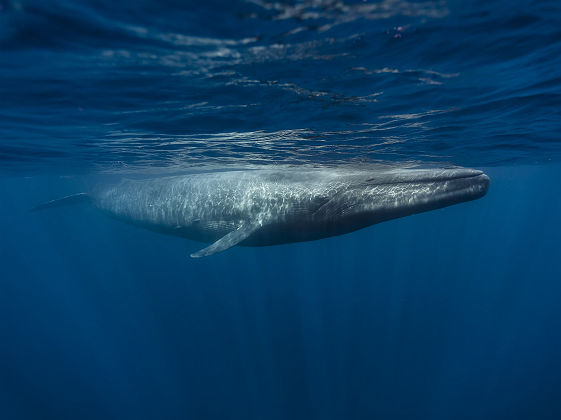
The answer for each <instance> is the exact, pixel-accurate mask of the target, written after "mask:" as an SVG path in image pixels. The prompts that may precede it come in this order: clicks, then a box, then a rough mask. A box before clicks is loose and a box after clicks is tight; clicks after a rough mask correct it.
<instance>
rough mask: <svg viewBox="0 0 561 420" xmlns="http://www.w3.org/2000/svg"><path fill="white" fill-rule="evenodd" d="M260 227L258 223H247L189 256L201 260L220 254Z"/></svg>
mask: <svg viewBox="0 0 561 420" xmlns="http://www.w3.org/2000/svg"><path fill="white" fill-rule="evenodd" d="M260 227H261V224H260V223H247V224H243V225H241V226H240V227H239V228H237V229H236V230H234V231H232V232H230V233H228V234H227V235H225V236H223V237H222V238H220V239H219V240H217V241H216V242H214V243H213V244H212V245H210V246H207V247H206V248H203V249H201V250H200V251H197V252H194V253H193V254H191V257H192V258H201V257H208V256H209V255H212V254H216V253H217V252H222V251H225V250H227V249H228V248H231V247H233V246H235V245H237V244H239V243H240V242H242V241H243V240H244V239H247V238H248V237H249V235H251V234H252V233H253V232H255V231H256V230H257V229H259V228H260Z"/></svg>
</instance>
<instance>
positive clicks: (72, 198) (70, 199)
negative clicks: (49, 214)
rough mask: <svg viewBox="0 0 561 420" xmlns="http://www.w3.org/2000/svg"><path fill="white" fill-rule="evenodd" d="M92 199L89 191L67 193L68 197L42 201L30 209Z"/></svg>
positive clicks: (65, 204)
mask: <svg viewBox="0 0 561 420" xmlns="http://www.w3.org/2000/svg"><path fill="white" fill-rule="evenodd" d="M90 200H91V198H90V196H89V195H88V194H87V193H83V192H82V193H78V194H72V195H67V196H66V197H62V198H57V199H56V200H51V201H47V202H46V203H41V204H39V205H37V206H35V207H33V208H31V209H29V211H31V212H34V211H39V210H44V209H50V208H54V207H62V206H68V205H71V204H79V203H86V202H89V201H90Z"/></svg>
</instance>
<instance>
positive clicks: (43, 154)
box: [0, 0, 561, 420]
mask: <svg viewBox="0 0 561 420" xmlns="http://www.w3.org/2000/svg"><path fill="white" fill-rule="evenodd" d="M560 28H561V3H559V2H558V1H529V0H528V1H514V2H513V1H506V0H505V1H470V2H464V1H453V0H450V1H437V2H431V1H424V2H416V1H411V2H405V1H389V0H387V1H383V2H371V1H366V2H363V1H345V2H335V1H327V0H324V1H319V0H318V1H314V2H296V1H288V2H267V1H261V0H255V1H247V2H245V1H231V2H225V1H205V2H201V1H196V2H181V1H167V2H160V1H158V2H156V1H148V0H144V1H134V2H133V1H130V2H115V1H104V0H95V1H94V0H91V1H63V0H53V1H49V2H44V1H26V0H21V1H16V0H13V1H6V0H0V198H1V199H0V203H1V205H0V418H2V419H4V418H6V419H12V418H13V419H20V418H21V419H28V418H33V419H35V418H45V419H75V418H92V419H93V418H95V419H99V418H104V419H105V418H115V419H122V418H136V419H154V418H170V419H173V418H182V419H184V418H194V419H199V418H201V419H292V418H298V419H299V418H302V419H310V418H317V419H329V418H333V419H372V418H380V419H443V420H445V419H446V420H447V419H452V418H453V419H457V418H458V419H474V418H477V419H503V418H504V419H514V418H520V419H529V418H531V419H557V418H561V363H559V354H561V316H560V314H561V309H560V302H561V244H560V238H561V224H559V222H558V218H559V215H560V214H561V194H560V191H561V188H560V186H559V181H558V180H559V179H561V166H560V165H559V163H560V161H559V158H560V155H561V153H560V152H561V147H560V137H559V133H560V132H561V130H560V129H561V124H560V121H561V119H560V112H559V110H560V105H561V73H560V71H559V69H560V68H561V29H560ZM378 161H383V162H385V163H392V162H399V163H403V162H408V163H410V164H411V163H423V164H435V165H448V164H458V165H465V166H472V167H477V168H480V169H484V170H485V171H486V172H487V173H488V174H489V176H490V177H491V180H492V181H491V189H490V191H489V193H488V195H487V196H486V197H484V198H483V199H481V200H477V201H474V202H470V203H465V204H462V205H459V206H454V207H450V208H446V209H442V210H438V211H434V212H429V213H426V214H421V215H415V216H412V217H408V218H404V219H400V220H394V221H391V222H387V223H382V224H380V225H377V226H374V227H371V228H368V229H365V230H362V231H359V232H355V233H353V234H350V235H346V236H341V237H336V238H331V239H326V240H322V241H318V242H311V243H301V244H291V245H284V246H278V247H267V248H233V249H231V250H228V251H227V252H225V253H221V254H218V255H215V256H213V257H212V258H208V259H202V260H192V259H190V258H188V255H189V253H190V252H193V251H195V250H197V249H199V248H200V247H201V246H202V245H201V244H198V243H195V242H190V241H186V240H183V239H179V238H171V237H166V236H160V235H157V234H155V233H152V232H148V231H144V230H141V229H137V228H135V227H132V226H128V225H124V224H121V223H119V222H117V221H114V220H112V219H108V218H106V217H104V216H103V215H101V214H99V213H98V212H96V210H95V209H93V208H89V207H87V206H76V207H69V208H60V209H57V210H53V211H48V212H42V213H28V212H27V209H28V208H30V207H32V206H33V205H35V204H37V203H39V202H42V201H44V200H48V199H51V198H54V197H59V196H63V195H66V194H71V193H75V192H78V191H83V190H84V189H86V188H87V186H88V185H90V184H91V182H92V180H94V181H95V180H99V179H100V178H102V177H104V176H106V175H107V174H111V175H112V176H115V175H117V176H130V175H131V174H132V175H136V174H139V173H141V174H143V175H146V174H147V173H148V174H160V173H170V172H181V171H187V170H192V169H193V168H194V167H196V168H201V167H202V168H216V167H219V168H224V167H231V166H235V167H255V166H259V165H272V164H274V165H281V164H290V165H301V164H316V165H317V164H325V163H329V164H333V163H349V162H351V163H352V162H357V163H361V164H364V163H366V164H367V163H370V162H378Z"/></svg>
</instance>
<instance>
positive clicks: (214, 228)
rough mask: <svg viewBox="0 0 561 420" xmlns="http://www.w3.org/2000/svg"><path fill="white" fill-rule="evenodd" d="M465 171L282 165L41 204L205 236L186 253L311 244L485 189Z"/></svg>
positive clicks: (124, 184)
mask: <svg viewBox="0 0 561 420" xmlns="http://www.w3.org/2000/svg"><path fill="white" fill-rule="evenodd" d="M488 188H489V177H488V176H487V175H485V174H484V173H483V172H481V171H479V170H474V169H466V168H453V169H397V168H393V169H367V168H362V169H353V168H323V169H284V170H279V169H277V170H247V171H229V172H211V173H198V174H190V175H182V176H172V177H161V178H153V179H143V180H122V181H121V182H119V183H116V184H109V185H104V186H98V187H96V188H95V189H94V190H93V191H92V192H89V193H79V194H75V195H71V196H68V197H64V198H60V199H57V200H52V201H49V202H47V203H43V204H41V205H39V206H37V207H35V208H33V209H32V210H42V209H46V208H50V207H57V206H62V205H67V204H73V203H78V202H84V201H88V202H91V203H93V204H94V205H95V206H96V207H97V208H99V209H101V210H102V211H104V212H105V213H108V214H109V215H111V216H113V217H116V218H118V219H120V220H123V221H126V222H129V223H133V224H135V225H138V226H141V227H144V228H147V229H151V230H154V231H157V232H161V233H164V234H170V235H179V236H182V237H185V238H189V239H193V240H196V241H201V242H206V243H210V245H209V246H207V247H206V248H203V249H201V250H200V251H197V252H195V253H193V254H191V256H192V257H194V258H198V257H205V256H208V255H212V254H215V253H217V252H221V251H224V250H226V249H228V248H230V247H232V246H235V245H242V246H266V245H277V244H284V243H291V242H300V241H312V240H316V239H322V238H327V237H330V236H335V235H342V234H345V233H349V232H353V231H355V230H358V229H362V228H364V227H367V226H370V225H373V224H376V223H380V222H383V221H386V220H390V219H396V218H398V217H403V216H408V215H412V214H415V213H421V212H425V211H429V210H434V209H438V208H442V207H446V206H450V205H453V204H457V203H461V202H464V201H469V200H474V199H477V198H480V197H482V196H484V195H485V194H486V193H487V190H488Z"/></svg>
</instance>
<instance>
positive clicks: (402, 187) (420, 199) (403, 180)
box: [326, 168, 489, 229]
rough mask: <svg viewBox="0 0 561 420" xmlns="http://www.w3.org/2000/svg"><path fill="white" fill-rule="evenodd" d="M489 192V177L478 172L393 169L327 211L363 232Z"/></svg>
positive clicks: (365, 181) (364, 181) (362, 182)
mask: <svg viewBox="0 0 561 420" xmlns="http://www.w3.org/2000/svg"><path fill="white" fill-rule="evenodd" d="M488 189H489V177H488V176H487V175H485V174H484V173H483V172H482V171H479V170H475V169H466V168H453V169H391V170H385V171H377V172H372V173H369V174H367V175H364V176H361V177H360V179H359V180H357V182H356V183H355V184H354V185H353V187H352V188H349V190H348V191H346V192H345V193H343V194H340V195H339V197H337V198H336V199H335V198H334V200H333V201H334V202H333V204H332V205H330V206H326V210H329V211H332V214H331V216H332V217H333V218H332V219H331V220H333V221H334V222H335V220H336V219H338V220H339V221H341V220H342V219H346V221H347V223H346V224H351V225H353V226H354V228H360V227H364V226H368V225H371V224H374V223H379V222H383V221H385V220H390V219H395V218H398V217H403V216H408V215H411V214H415V213H421V212H425V211H429V210H435V209H439V208H442V207H447V206H451V205H453V204H458V203H462V202H465V201H470V200H475V199H477V198H480V197H483V196H484V195H485V194H486V193H487V190H488ZM335 213H337V214H335ZM326 216H327V215H326ZM354 228H353V229H354Z"/></svg>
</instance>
